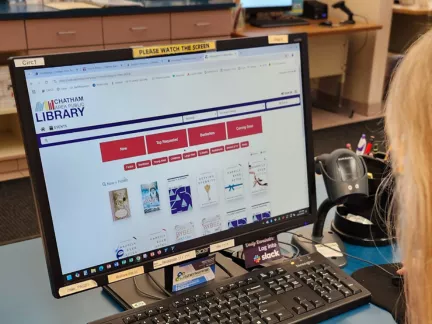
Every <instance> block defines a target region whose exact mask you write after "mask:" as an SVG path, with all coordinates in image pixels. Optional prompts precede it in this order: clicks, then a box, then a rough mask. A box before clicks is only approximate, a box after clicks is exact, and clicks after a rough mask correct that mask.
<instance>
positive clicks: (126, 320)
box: [123, 315, 136, 324]
mask: <svg viewBox="0 0 432 324" xmlns="http://www.w3.org/2000/svg"><path fill="white" fill-rule="evenodd" d="M134 322H136V319H135V316H133V315H130V316H126V317H123V323H125V324H130V323H134Z"/></svg>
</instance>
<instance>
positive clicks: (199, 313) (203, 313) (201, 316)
mask: <svg viewBox="0 0 432 324" xmlns="http://www.w3.org/2000/svg"><path fill="white" fill-rule="evenodd" d="M195 316H196V317H198V318H199V320H200V321H202V320H203V319H206V318H208V317H209V315H208V314H207V313H206V312H205V311H203V312H198V313H196V314H195Z"/></svg>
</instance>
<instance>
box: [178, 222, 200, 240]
mask: <svg viewBox="0 0 432 324" xmlns="http://www.w3.org/2000/svg"><path fill="white" fill-rule="evenodd" d="M174 230H175V235H176V243H179V242H184V241H188V240H191V239H193V238H194V237H195V227H194V224H193V223H192V222H188V223H184V224H181V225H176V226H175V227H174Z"/></svg>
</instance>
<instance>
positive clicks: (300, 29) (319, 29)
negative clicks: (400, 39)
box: [233, 20, 382, 37]
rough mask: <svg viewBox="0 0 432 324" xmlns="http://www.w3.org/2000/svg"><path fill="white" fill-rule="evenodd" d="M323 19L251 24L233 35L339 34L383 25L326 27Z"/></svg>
mask: <svg viewBox="0 0 432 324" xmlns="http://www.w3.org/2000/svg"><path fill="white" fill-rule="evenodd" d="M322 21H323V20H319V21H317V20H310V21H309V22H310V23H311V24H310V25H305V26H289V27H270V28H260V27H254V26H251V25H249V24H246V26H245V27H244V28H242V29H237V30H236V31H235V32H234V33H233V36H235V37H258V36H267V35H275V34H294V33H307V34H308V36H309V37H311V36H322V35H337V34H349V33H356V32H362V31H371V30H379V29H381V28H382V25H378V24H370V23H362V22H357V23H356V24H355V25H341V26H338V27H325V26H319V23H320V22H322Z"/></svg>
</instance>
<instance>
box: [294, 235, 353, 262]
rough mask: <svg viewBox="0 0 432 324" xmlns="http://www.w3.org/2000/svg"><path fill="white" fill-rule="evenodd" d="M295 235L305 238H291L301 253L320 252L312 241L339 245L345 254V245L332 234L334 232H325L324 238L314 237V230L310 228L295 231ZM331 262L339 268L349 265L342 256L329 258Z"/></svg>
mask: <svg viewBox="0 0 432 324" xmlns="http://www.w3.org/2000/svg"><path fill="white" fill-rule="evenodd" d="M295 233H297V234H298V235H301V236H303V237H305V238H304V239H303V238H302V237H300V236H296V235H293V236H292V238H291V243H292V244H293V245H295V246H297V247H298V248H299V249H300V252H301V253H302V254H303V253H308V254H311V253H315V252H318V251H317V249H316V247H315V243H313V242H311V241H310V240H311V239H312V240H314V241H317V242H320V243H322V244H328V243H337V244H338V246H339V248H340V250H341V251H342V252H345V245H344V243H343V242H342V240H341V239H340V237H339V236H338V235H337V234H336V233H334V232H332V231H323V236H322V237H314V236H312V229H311V228H309V227H305V228H300V229H297V230H295ZM327 259H328V260H329V261H331V262H332V263H333V264H335V265H336V266H338V267H339V268H343V267H344V266H346V264H347V259H346V257H345V256H344V255H342V256H340V257H339V256H338V257H336V256H331V257H328V258H327Z"/></svg>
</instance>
